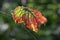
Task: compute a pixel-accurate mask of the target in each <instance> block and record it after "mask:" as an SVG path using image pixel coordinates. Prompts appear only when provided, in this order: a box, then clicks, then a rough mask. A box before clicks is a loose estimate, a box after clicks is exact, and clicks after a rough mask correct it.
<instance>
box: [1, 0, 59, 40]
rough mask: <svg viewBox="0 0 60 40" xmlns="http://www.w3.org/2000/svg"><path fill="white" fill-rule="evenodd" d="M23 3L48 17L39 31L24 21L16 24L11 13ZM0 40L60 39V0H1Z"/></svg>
mask: <svg viewBox="0 0 60 40" xmlns="http://www.w3.org/2000/svg"><path fill="white" fill-rule="evenodd" d="M22 5H23V6H27V7H34V8H36V9H38V10H39V11H41V12H42V14H43V15H44V16H45V17H46V18H47V20H48V21H47V23H46V25H45V26H44V25H41V26H40V29H39V31H38V32H37V33H35V32H33V31H32V30H29V29H28V28H26V27H25V26H24V25H23V23H21V24H15V22H14V20H13V18H12V15H11V13H12V11H13V10H14V8H15V7H17V6H22ZM0 40H60V0H0Z"/></svg>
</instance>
